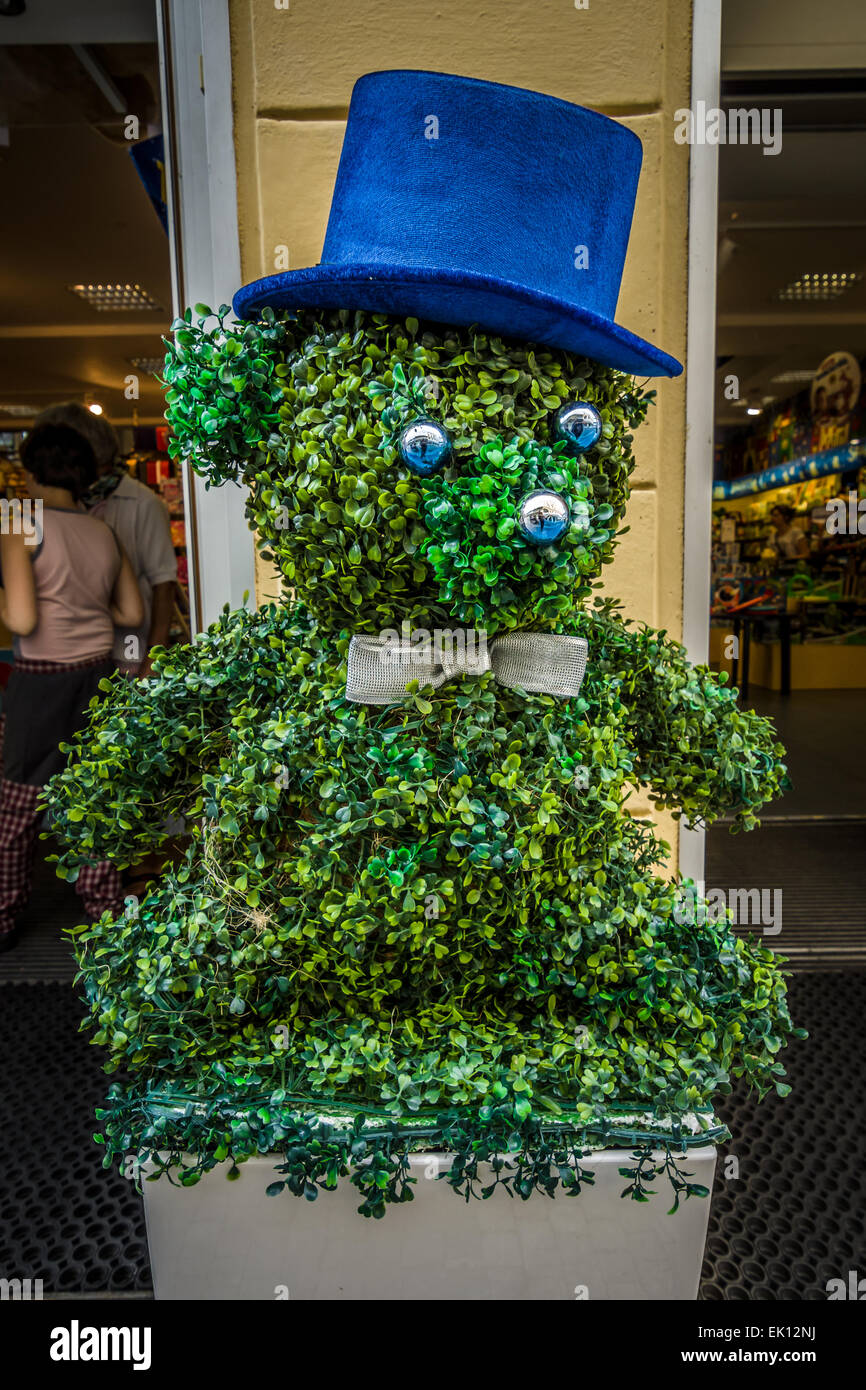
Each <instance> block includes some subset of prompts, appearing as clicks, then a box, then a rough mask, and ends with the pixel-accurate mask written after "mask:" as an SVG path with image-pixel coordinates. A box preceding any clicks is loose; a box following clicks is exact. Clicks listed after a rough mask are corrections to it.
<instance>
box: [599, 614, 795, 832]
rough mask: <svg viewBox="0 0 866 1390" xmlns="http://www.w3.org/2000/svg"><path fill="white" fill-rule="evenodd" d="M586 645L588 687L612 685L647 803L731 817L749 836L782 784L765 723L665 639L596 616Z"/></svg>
mask: <svg viewBox="0 0 866 1390" xmlns="http://www.w3.org/2000/svg"><path fill="white" fill-rule="evenodd" d="M587 639H588V642H589V666H590V667H591V668H592V671H593V679H599V678H601V679H604V680H607V681H611V680H615V681H618V682H619V691H620V697H621V700H622V705H623V708H624V711H625V714H624V717H625V719H626V722H627V733H628V736H629V741H630V743H631V746H632V748H633V750H634V754H635V777H636V779H637V780H638V781H639V782H641V783H643V784H645V785H646V786H647V787H648V788H649V792H650V797H651V800H652V801H653V802H654V803H655V804H656V805H657V806H658V807H659V809H660V810H665V809H673V810H674V812H675V815H676V816H677V817H678V816H679V815H680V814H683V815H685V816H686V817H687V818H688V820H689V821H691V822H693V823H700V822H705V823H709V822H711V821H713V820H716V819H718V818H719V817H720V816H730V817H732V818H733V820H734V827H735V828H736V829H743V830H750V829H752V828H753V826H755V825H756V824H757V823H758V821H757V812H758V810H759V809H760V808H761V806H763V805H764V804H765V803H766V802H768V801H771V800H772V799H773V798H774V797H777V796H779V795H780V793H781V792H782V791H783V790H784V788H785V787H786V786H787V785H788V781H787V776H786V770H785V764H784V762H783V761H782V759H783V758H784V754H785V750H784V748H783V747H782V745H781V744H780V743H779V741H778V739H777V736H776V731H775V728H774V726H773V723H772V721H771V720H769V719H766V718H764V717H762V716H761V715H758V714H756V713H754V711H752V710H744V709H742V708H740V707H739V706H738V704H737V701H736V694H735V691H734V690H733V688H731V687H730V686H728V685H727V684H725V682H724V681H723V679H721V678H720V677H719V676H718V675H716V674H715V673H714V672H712V671H710V670H709V669H708V668H707V667H706V666H692V665H691V664H690V662H689V661H688V659H687V657H686V653H685V649H684V647H683V646H682V645H681V644H680V643H679V642H673V641H671V640H670V638H668V637H667V636H666V635H665V633H663V632H657V631H655V630H654V629H652V628H648V627H644V626H643V625H640V626H637V625H635V626H631V625H626V623H624V622H623V621H622V620H621V619H620V618H619V617H617V616H616V615H615V614H611V613H610V611H606V612H605V611H601V612H597V613H596V614H594V615H592V622H591V625H590V629H589V630H588V631H587Z"/></svg>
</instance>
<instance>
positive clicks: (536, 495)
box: [517, 488, 571, 545]
mask: <svg viewBox="0 0 866 1390" xmlns="http://www.w3.org/2000/svg"><path fill="white" fill-rule="evenodd" d="M570 521H571V514H570V512H569V509H568V503H567V502H566V500H565V498H564V497H563V496H562V495H561V494H560V493H558V492H551V491H550V490H549V489H548V488H538V489H536V491H535V492H528V493H527V494H526V496H525V497H522V498H521V499H520V502H519V504H518V510H517V524H518V526H519V527H520V531H521V534H522V535H523V536H524V537H525V538H526V540H528V541H529V542H530V543H531V544H532V545H552V544H553V542H554V541H558V540H559V538H560V536H562V535H564V533H565V532H566V531H567V530H568V526H569V523H570Z"/></svg>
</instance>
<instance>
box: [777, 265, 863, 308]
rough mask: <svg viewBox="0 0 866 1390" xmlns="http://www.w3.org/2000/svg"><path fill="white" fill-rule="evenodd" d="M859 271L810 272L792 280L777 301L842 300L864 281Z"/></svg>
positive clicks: (779, 294)
mask: <svg viewBox="0 0 866 1390" xmlns="http://www.w3.org/2000/svg"><path fill="white" fill-rule="evenodd" d="M862 278H863V277H862V276H861V274H860V272H859V271H858V270H816V271H808V272H807V273H806V274H804V275H801V276H800V278H799V280H792V281H791V283H790V284H789V285H786V286H785V288H784V289H783V290H779V291H778V293H777V294H776V298H777V299H781V300H785V301H791V300H800V301H804V300H811V301H812V302H813V303H814V302H815V301H818V300H828V299H841V297H842V295H843V294H847V292H848V290H850V289H851V286H852V285H856V283H857V281H858V280H860V279H862Z"/></svg>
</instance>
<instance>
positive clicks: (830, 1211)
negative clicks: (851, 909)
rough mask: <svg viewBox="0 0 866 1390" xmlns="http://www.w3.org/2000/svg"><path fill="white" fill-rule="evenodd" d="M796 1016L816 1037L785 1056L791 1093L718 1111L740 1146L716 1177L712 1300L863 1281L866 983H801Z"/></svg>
mask: <svg viewBox="0 0 866 1390" xmlns="http://www.w3.org/2000/svg"><path fill="white" fill-rule="evenodd" d="M790 1006H791V1013H792V1015H793V1017H794V1020H795V1022H796V1023H797V1024H798V1025H800V1026H801V1027H803V1028H808V1030H809V1035H810V1036H809V1039H808V1041H806V1042H795V1043H792V1044H791V1046H790V1047H788V1048H787V1049H786V1050H785V1051H784V1052H783V1053H782V1054H781V1060H782V1062H783V1063H784V1066H785V1069H786V1071H787V1072H788V1076H787V1077H786V1080H787V1081H788V1083H789V1084H790V1085H791V1086H792V1088H793V1089H792V1091H791V1094H790V1095H789V1096H785V1097H784V1099H782V1098H780V1097H778V1096H776V1095H775V1094H774V1095H772V1096H767V1097H766V1098H765V1099H764V1100H763V1101H761V1102H760V1103H758V1102H757V1101H756V1100H755V1099H754V1098H753V1097H750V1096H748V1095H747V1094H746V1093H745V1091H744V1090H743V1088H742V1087H738V1088H737V1090H736V1091H735V1093H734V1094H733V1095H732V1096H730V1097H729V1098H728V1100H727V1101H726V1102H725V1103H724V1104H723V1105H721V1106H720V1107H719V1110H720V1112H721V1114H722V1116H723V1118H724V1120H725V1122H726V1123H727V1125H728V1128H729V1129H730V1131H731V1134H732V1141H731V1143H729V1144H726V1145H725V1146H724V1147H723V1148H722V1149H721V1150H720V1153H719V1161H718V1165H717V1168H716V1182H715V1187H714V1191H713V1199H712V1207H711V1211H710V1229H709V1236H708V1240H707V1251H706V1258H705V1260H704V1269H703V1280H702V1283H701V1297H702V1298H705V1299H761V1300H770V1301H775V1300H781V1301H786V1300H816V1301H817V1300H825V1299H826V1298H827V1297H828V1287H827V1286H828V1282H829V1281H830V1280H832V1279H842V1280H844V1281H845V1284H846V1285H847V1284H848V1277H849V1273H850V1271H851V1270H859V1274H858V1278H862V1277H863V1276H864V1275H866V1239H864V1231H866V1172H864V1167H863V1153H864V1149H866V1116H864V1105H863V1093H862V1080H861V1061H860V1059H861V1058H862V1056H863V1046H864V1031H866V1029H864V1018H866V974H860V973H856V974H829V973H827V974H815V975H806V974H803V975H797V976H795V977H794V978H793V979H792V981H791V984H790ZM729 1157H735V1158H736V1159H737V1161H738V1166H739V1177H738V1178H737V1179H733V1178H727V1177H726V1176H725V1171H726V1159H727V1158H729ZM673 1219H674V1218H673V1217H672V1218H671V1220H673Z"/></svg>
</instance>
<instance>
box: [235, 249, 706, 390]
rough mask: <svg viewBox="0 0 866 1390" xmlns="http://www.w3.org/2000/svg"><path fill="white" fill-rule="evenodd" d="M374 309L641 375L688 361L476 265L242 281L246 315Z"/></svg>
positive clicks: (334, 268) (315, 272)
mask: <svg viewBox="0 0 866 1390" xmlns="http://www.w3.org/2000/svg"><path fill="white" fill-rule="evenodd" d="M268 306H270V308H272V309H290V310H293V309H366V310H368V311H369V312H370V313H375V314H396V315H399V316H400V317H406V316H412V317H415V318H419V319H429V320H431V321H432V322H433V323H442V324H456V325H459V326H461V327H467V328H468V327H471V326H473V325H476V324H477V325H478V327H479V328H482V329H484V330H485V332H488V333H496V334H499V335H501V336H502V337H505V338H520V339H522V340H523V341H527V342H532V343H543V344H545V345H547V346H548V347H556V348H564V349H565V350H566V351H568V352H575V353H579V354H580V355H581V356H582V357H590V358H592V359H593V360H594V361H596V362H602V363H604V365H605V366H608V367H617V368H619V370H620V371H624V372H630V373H632V374H633V375H634V376H679V375H680V373H681V372H682V364H681V363H680V362H678V361H677V360H676V358H675V357H670V356H669V355H668V353H666V352H662V350H661V349H660V348H657V347H654V346H653V344H652V343H647V342H645V341H644V340H643V338H638V337H637V336H636V334H634V333H630V332H629V331H628V329H627V328H621V327H620V325H619V324H617V323H614V322H613V321H612V320H611V319H606V318H604V317H603V316H602V315H601V314H596V313H594V312H593V311H592V310H591V309H583V308H580V307H579V306H577V305H574V304H569V303H566V302H565V301H564V300H561V299H556V298H554V297H553V296H551V295H546V294H541V293H540V292H539V291H537V290H533V289H529V288H527V287H526V286H524V285H518V284H514V283H512V282H511V281H509V280H497V279H493V278H491V277H489V276H486V275H478V274H476V273H473V272H472V271H464V270H453V269H450V270H449V269H441V270H439V269H435V268H433V267H430V266H412V265H384V264H381V263H379V262H373V263H370V264H368V265H338V264H331V265H328V264H324V265H316V266H310V267H308V268H307V269H305V270H286V271H283V272H281V273H280V274H279V275H268V276H265V278H264V279H262V280H254V281H253V282H252V283H251V284H249V285H244V286H243V288H242V289H239V290H238V292H237V294H236V295H235V297H234V301H233V308H234V311H235V313H236V314H237V315H238V317H239V318H246V319H249V318H256V317H257V316H258V315H259V314H260V313H261V311H262V309H264V308H266V307H268Z"/></svg>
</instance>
